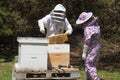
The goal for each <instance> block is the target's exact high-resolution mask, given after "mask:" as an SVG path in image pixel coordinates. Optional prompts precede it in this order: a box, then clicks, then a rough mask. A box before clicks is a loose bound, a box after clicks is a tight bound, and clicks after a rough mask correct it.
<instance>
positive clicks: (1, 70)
mask: <svg viewBox="0 0 120 80" xmlns="http://www.w3.org/2000/svg"><path fill="white" fill-rule="evenodd" d="M13 64H14V63H13V62H6V63H0V80H12V79H11V78H12V77H11V76H12V65H13ZM98 74H99V76H100V78H102V79H104V80H120V72H117V71H115V72H114V71H105V70H98ZM80 75H81V77H80V78H79V79H78V80H85V72H84V70H83V69H80Z"/></svg>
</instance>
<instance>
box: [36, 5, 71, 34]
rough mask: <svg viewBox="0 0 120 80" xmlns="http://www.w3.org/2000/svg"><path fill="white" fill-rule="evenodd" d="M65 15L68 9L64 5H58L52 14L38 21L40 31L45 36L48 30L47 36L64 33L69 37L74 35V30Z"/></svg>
mask: <svg viewBox="0 0 120 80" xmlns="http://www.w3.org/2000/svg"><path fill="white" fill-rule="evenodd" d="M65 13H66V9H65V8H64V6H63V5H61V4H58V5H56V6H55V8H54V9H53V10H52V11H51V13H50V14H48V15H46V16H45V17H43V18H42V19H39V20H38V26H39V28H40V31H41V32H42V33H44V34H45V28H46V30H47V31H46V36H55V35H57V34H62V33H64V32H65V33H66V34H68V35H70V34H72V31H73V29H72V26H71V24H70V23H69V21H68V20H67V18H66V17H65Z"/></svg>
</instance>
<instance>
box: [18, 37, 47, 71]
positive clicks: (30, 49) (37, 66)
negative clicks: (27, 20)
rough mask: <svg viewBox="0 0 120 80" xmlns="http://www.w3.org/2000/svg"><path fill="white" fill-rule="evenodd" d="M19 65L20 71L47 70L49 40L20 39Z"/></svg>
mask: <svg viewBox="0 0 120 80" xmlns="http://www.w3.org/2000/svg"><path fill="white" fill-rule="evenodd" d="M17 41H18V42H19V49H18V52H19V54H18V64H19V68H20V69H28V70H36V71H37V70H40V71H42V70H47V60H48V57H47V56H48V54H47V48H48V43H49V40H48V39H46V38H34V37H18V38H17Z"/></svg>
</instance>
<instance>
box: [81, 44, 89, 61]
mask: <svg viewBox="0 0 120 80" xmlns="http://www.w3.org/2000/svg"><path fill="white" fill-rule="evenodd" d="M87 51H88V46H87V45H84V47H83V53H82V60H85V59H86V53H87Z"/></svg>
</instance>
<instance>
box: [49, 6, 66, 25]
mask: <svg viewBox="0 0 120 80" xmlns="http://www.w3.org/2000/svg"><path fill="white" fill-rule="evenodd" d="M65 13H66V9H65V7H64V6H63V5H62V4H57V5H56V6H55V8H54V9H53V10H52V11H51V13H50V14H51V18H52V21H53V22H58V23H62V22H64V21H65Z"/></svg>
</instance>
